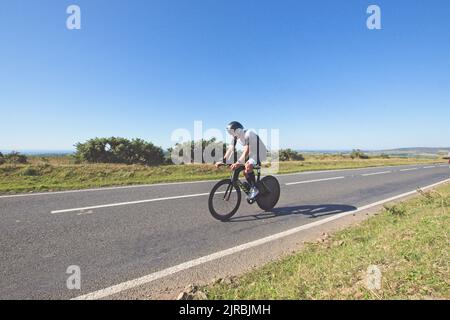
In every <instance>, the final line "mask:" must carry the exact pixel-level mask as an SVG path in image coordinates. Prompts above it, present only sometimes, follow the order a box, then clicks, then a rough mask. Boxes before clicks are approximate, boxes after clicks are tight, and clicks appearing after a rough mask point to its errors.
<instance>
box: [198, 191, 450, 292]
mask: <svg viewBox="0 0 450 320" xmlns="http://www.w3.org/2000/svg"><path fill="white" fill-rule="evenodd" d="M449 236H450V185H449V184H447V185H445V186H442V187H441V188H439V189H437V191H431V192H425V193H422V195H421V196H419V197H418V198H415V199H412V200H409V201H407V202H405V203H402V204H399V205H395V206H390V207H385V209H384V210H383V211H382V212H380V213H379V214H378V215H376V216H374V217H372V218H369V219H368V220H365V221H364V222H362V223H361V224H359V225H357V226H354V227H350V228H347V229H345V230H342V231H340V232H337V233H336V234H334V235H333V236H331V237H330V238H328V239H327V240H326V241H325V242H317V243H309V244H307V245H306V247H305V248H304V249H302V250H301V251H300V252H299V253H297V254H294V255H292V256H289V257H287V258H284V259H282V260H280V261H277V262H273V263H269V264H267V265H266V266H263V267H262V268H260V269H258V270H256V271H254V272H251V273H248V274H246V275H244V276H242V277H240V278H237V279H236V280H235V281H234V282H232V284H223V283H220V284H214V285H211V286H208V287H206V288H202V291H204V292H206V294H207V297H208V298H209V299H450V250H449V248H450V237H449ZM370 265H376V266H377V267H378V268H379V269H380V270H381V273H382V278H381V279H382V282H381V284H382V285H381V289H380V290H375V289H372V290H369V289H368V288H367V287H366V285H365V278H366V270H367V268H368V267H369V266H370Z"/></svg>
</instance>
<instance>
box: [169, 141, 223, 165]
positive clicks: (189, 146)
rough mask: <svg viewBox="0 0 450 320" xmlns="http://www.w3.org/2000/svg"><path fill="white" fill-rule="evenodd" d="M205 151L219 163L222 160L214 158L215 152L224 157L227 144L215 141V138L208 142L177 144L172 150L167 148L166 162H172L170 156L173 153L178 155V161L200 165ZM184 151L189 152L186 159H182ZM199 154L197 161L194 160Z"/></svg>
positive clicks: (203, 161) (203, 160)
mask: <svg viewBox="0 0 450 320" xmlns="http://www.w3.org/2000/svg"><path fill="white" fill-rule="evenodd" d="M206 149H207V152H206V153H208V152H209V151H211V154H210V156H211V158H213V159H215V160H216V161H220V160H222V159H218V158H220V156H219V155H217V156H216V152H215V151H216V150H222V155H221V156H223V155H225V152H226V150H227V144H226V143H223V142H221V141H217V140H216V138H212V139H209V140H203V139H202V140H198V141H188V142H185V143H181V144H180V143H177V144H176V145H175V146H174V147H173V148H169V149H168V150H167V151H168V159H170V160H168V161H170V162H171V163H173V162H172V159H171V156H172V153H175V154H176V155H178V156H179V157H180V159H183V160H185V161H183V162H190V163H194V162H195V161H197V162H200V161H201V163H205V162H206V161H205V159H204V157H203V156H204V152H205V150H206ZM186 150H189V152H190V155H189V154H188V155H187V156H186V157H184V152H185V151H186ZM196 154H199V156H197V159H196V158H195V155H196Z"/></svg>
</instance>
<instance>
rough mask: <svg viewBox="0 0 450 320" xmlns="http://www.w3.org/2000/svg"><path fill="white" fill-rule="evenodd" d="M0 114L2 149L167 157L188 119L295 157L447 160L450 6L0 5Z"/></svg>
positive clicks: (206, 1) (352, 1)
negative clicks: (149, 147) (390, 154)
mask: <svg viewBox="0 0 450 320" xmlns="http://www.w3.org/2000/svg"><path fill="white" fill-rule="evenodd" d="M70 4H77V5H79V6H80V7H81V10H82V29H81V30H78V31H69V30H67V29H66V18H67V16H68V15H67V14H66V8H67V6H68V5H70ZM370 4H377V5H379V6H380V7H381V10H382V28H383V29H382V30H378V31H370V30H368V29H367V28H366V19H367V17H368V15H367V14H366V9H367V7H368V6H369V5H370ZM0 115H1V116H0V149H46V150H49V149H71V148H72V146H73V144H74V143H76V142H78V141H84V140H86V139H88V138H91V137H95V136H112V135H114V136H124V137H129V138H133V137H140V138H144V139H147V140H151V141H153V142H154V143H155V144H157V145H161V146H163V147H168V146H170V145H171V141H170V135H171V133H172V131H173V130H174V129H176V128H187V129H191V130H192V128H193V122H194V121H195V120H202V121H204V126H205V128H224V126H225V125H226V124H227V123H228V122H229V121H231V120H240V121H241V122H242V123H244V124H245V125H246V126H248V127H252V128H279V129H280V135H281V145H282V146H283V147H293V148H299V149H347V148H356V147H359V148H364V149H381V148H393V147H406V146H445V147H448V146H449V145H450V1H448V0H430V1H410V0H408V1H404V0H395V1H392V0H389V1H387V0H386V1H384V0H383V1H381V0H373V1H363V0H345V1H344V0H342V1H337V0H330V1H322V0H320V1H317V0H314V1H313V0H310V1H299V0H290V1H287V0H281V1H262V0H214V1H212V0H183V1H182V0H178V1H175V0H142V1H137V0H130V1H125V0H120V1H119V0H115V1H111V0H108V1H103V0H77V1H75V0H73V1H72V0H71V1H65V0H54V1H49V0H48V1H42V0H39V1H37V0H36V1H35V0H28V1H19V0H17V1H15V0H14V1H13V0H9V1H2V3H1V6H0Z"/></svg>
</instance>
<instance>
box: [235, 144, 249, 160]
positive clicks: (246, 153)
mask: <svg viewBox="0 0 450 320" xmlns="http://www.w3.org/2000/svg"><path fill="white" fill-rule="evenodd" d="M249 153H250V146H249V145H246V146H244V150H243V152H242V155H241V157H240V158H239V160H238V163H240V164H244V163H245V159H247V156H248V155H249Z"/></svg>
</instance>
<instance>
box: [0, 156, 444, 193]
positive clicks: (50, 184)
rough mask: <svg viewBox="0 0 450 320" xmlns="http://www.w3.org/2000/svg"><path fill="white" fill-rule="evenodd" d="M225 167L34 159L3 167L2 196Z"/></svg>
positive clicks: (210, 174) (316, 166)
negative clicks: (152, 165)
mask: <svg viewBox="0 0 450 320" xmlns="http://www.w3.org/2000/svg"><path fill="white" fill-rule="evenodd" d="M436 161H437V160H436V159H426V158H418V159H414V158H391V159H381V158H371V159H364V160H362V159H359V160H358V159H355V160H352V159H349V158H344V157H337V156H327V155H324V156H309V157H307V158H306V160H305V161H289V162H281V163H280V170H279V172H280V173H294V172H302V171H314V170H331V169H350V168H365V167H377V166H387V165H407V164H418V163H431V162H436ZM228 176H229V172H228V171H227V169H226V168H222V169H216V168H215V167H214V166H212V165H178V166H176V165H167V166H158V167H146V166H141V165H116V164H74V163H72V162H71V161H70V158H64V157H55V158H39V157H36V158H31V159H30V163H29V164H26V165H11V164H4V165H0V193H3V194H5V193H17V192H36V191H58V190H73V189H84V188H97V187H107V186H123V185H132V184H152V183H161V182H181V181H196V180H217V179H221V178H224V177H228Z"/></svg>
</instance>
